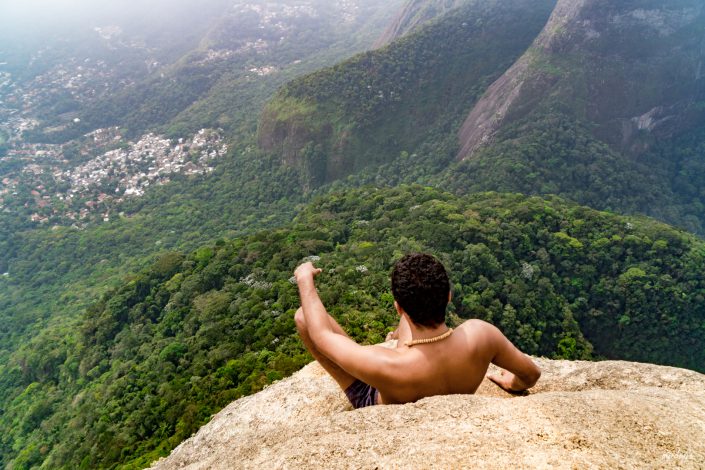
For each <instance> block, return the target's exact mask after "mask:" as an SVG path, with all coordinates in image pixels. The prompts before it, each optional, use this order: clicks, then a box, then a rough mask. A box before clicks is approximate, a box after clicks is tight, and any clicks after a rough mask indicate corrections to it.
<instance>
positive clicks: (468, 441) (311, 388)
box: [152, 359, 705, 470]
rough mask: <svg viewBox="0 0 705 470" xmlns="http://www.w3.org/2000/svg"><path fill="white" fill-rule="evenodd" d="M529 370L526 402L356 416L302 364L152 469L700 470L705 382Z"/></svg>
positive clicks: (634, 371)
mask: <svg viewBox="0 0 705 470" xmlns="http://www.w3.org/2000/svg"><path fill="white" fill-rule="evenodd" d="M537 362H538V363H539V365H540V366H541V368H542V369H543V377H542V379H541V381H540V382H539V384H538V385H537V387H535V389H534V390H532V393H531V394H530V395H528V396H524V397H511V396H510V395H508V394H506V393H504V392H502V391H500V390H499V389H498V388H497V387H495V386H494V385H493V384H491V383H490V382H489V381H485V382H484V383H483V385H482V386H481V388H480V390H479V391H478V393H477V394H476V395H474V396H473V395H455V396H439V397H431V398H426V399H423V400H420V401H419V402H417V403H412V404H407V405H393V406H376V407H371V408H365V409H361V410H356V411H351V410H350V406H349V405H348V403H347V402H346V400H345V397H344V395H343V394H342V392H341V391H340V390H339V389H338V388H337V386H336V384H335V383H334V382H333V380H331V379H330V378H329V377H328V376H327V375H326V374H325V372H324V371H323V369H322V368H321V367H320V366H319V365H318V364H317V363H313V364H311V365H309V366H307V367H306V368H304V369H303V370H301V371H299V372H298V373H296V374H294V375H293V376H292V377H290V378H288V379H286V380H283V381H281V382H278V383H276V384H274V385H272V386H270V387H269V388H267V389H265V390H264V391H262V392H260V393H258V394H256V395H253V396H250V397H247V398H242V399H240V400H238V401H236V402H234V403H232V404H231V405H230V406H228V407H227V408H225V409H224V410H223V411H221V412H220V413H219V414H217V415H216V416H215V417H214V418H213V419H212V421H211V422H210V423H209V424H207V425H206V426H204V427H203V428H202V429H201V430H200V431H199V432H198V433H197V434H196V435H195V436H193V437H192V438H191V439H189V440H188V441H186V442H184V443H183V444H181V445H180V446H179V447H178V448H176V449H175V450H174V452H173V453H172V455H171V456H170V457H168V458H166V459H162V460H161V461H159V462H157V463H155V465H154V466H153V467H152V468H153V470H167V469H175V468H183V469H190V470H197V469H230V468H257V469H264V468H422V467H423V468H461V467H481V468H497V469H499V468H539V467H540V468H546V467H551V468H589V467H590V468H647V467H648V468H702V462H704V461H705V441H703V439H702V436H703V435H705V391H704V390H705V375H702V374H698V373H696V372H691V371H687V370H683V369H675V368H670V367H660V366H653V365H649V364H637V363H628V362H601V363H590V362H569V361H551V360H547V359H537Z"/></svg>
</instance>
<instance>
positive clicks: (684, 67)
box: [457, 0, 705, 160]
mask: <svg viewBox="0 0 705 470" xmlns="http://www.w3.org/2000/svg"><path fill="white" fill-rule="evenodd" d="M649 3H650V2H637V3H634V2H631V3H625V4H624V5H623V6H616V5H610V6H609V7H608V6H607V5H606V4H605V2H604V1H602V0H580V1H573V0H560V1H559V2H558V4H557V5H556V8H555V10H554V12H553V14H552V16H551V18H550V19H549V21H548V23H547V25H546V27H545V28H544V30H543V31H542V32H541V34H540V35H539V36H538V37H537V38H536V40H535V42H534V44H533V45H532V46H531V48H529V50H528V51H527V53H526V54H524V56H522V58H521V59H519V61H517V63H516V64H515V65H514V66H513V67H512V68H510V69H509V70H508V71H507V72H506V74H505V75H504V76H503V77H502V78H500V79H499V80H498V81H497V82H495V83H494V84H493V85H492V86H491V87H490V88H489V89H488V91H487V93H486V94H485V96H483V98H481V99H480V100H479V102H478V103H477V105H476V106H475V108H474V109H473V111H472V112H471V113H470V115H469V116H468V118H467V119H466V121H465V123H464V124H463V127H462V129H461V131H460V133H459V138H460V143H461V150H460V152H459V153H458V157H457V158H458V159H461V160H462V159H465V158H471V157H472V155H473V153H474V152H475V151H476V150H477V149H478V148H479V147H480V146H482V145H486V144H487V143H489V142H490V141H491V140H492V139H493V138H494V137H495V136H496V134H497V132H498V131H499V129H500V128H501V127H503V126H506V125H507V122H511V121H513V120H518V119H521V118H522V117H524V116H526V115H528V114H530V113H531V112H533V110H534V109H535V108H537V107H539V106H541V105H542V104H544V102H545V101H547V100H550V99H556V98H554V97H552V95H553V94H558V96H559V98H557V99H558V100H559V101H560V103H561V104H562V105H563V107H564V108H565V107H567V106H570V105H571V103H574V106H575V110H576V115H575V117H576V118H577V119H586V120H588V121H594V122H596V123H597V125H598V126H599V127H598V129H597V130H596V131H595V134H596V136H597V137H598V138H601V139H602V140H605V141H606V142H607V143H609V144H610V145H612V146H613V147H614V148H615V149H616V150H620V151H627V153H643V151H644V150H646V148H648V141H649V139H648V138H646V139H645V138H644V136H639V133H640V132H641V133H645V134H647V137H648V135H649V134H653V135H655V136H657V137H658V138H670V137H672V136H673V134H674V132H675V131H676V129H677V130H678V131H679V132H683V131H685V130H688V128H689V127H693V125H694V124H693V122H694V123H695V126H697V125H699V124H701V123H702V122H703V119H704V118H705V115H703V114H702V113H700V112H698V111H696V110H694V109H692V107H693V105H694V104H696V102H698V100H703V98H705V82H704V81H702V80H701V78H702V73H701V69H702V64H703V60H705V47H704V45H703V44H702V43H701V44H698V40H697V37H698V33H702V31H703V28H704V27H705V26H704V25H705V18H703V14H704V13H705V10H703V7H702V5H701V4H700V3H699V2H692V1H672V2H669V3H668V4H666V5H661V6H659V7H655V5H651V6H653V7H655V8H652V9H647V8H649V6H650V5H649ZM644 31H649V32H648V33H646V32H644ZM648 34H653V35H654V36H656V37H658V39H659V40H658V41H656V40H653V39H651V40H647V39H645V35H648ZM689 36H690V37H691V39H688V37H689ZM673 38H676V39H673ZM637 40H643V41H644V44H643V46H640V47H639V48H633V49H630V48H629V46H630V45H631V43H633V42H634V41H637ZM673 41H676V42H675V43H673ZM625 43H626V44H628V45H627V46H625V45H624V44H625ZM672 43H673V44H675V46H671V44H672ZM647 63H648V67H647V66H646V65H645V64H647ZM662 64H663V65H662ZM620 66H621V67H622V68H623V71H620V70H617V69H616V67H620ZM611 67H613V68H614V69H611ZM650 67H651V68H650ZM665 67H669V69H670V70H669V73H668V74H667V75H665V76H661V75H659V74H663V72H662V71H661V70H660V69H661V68H664V69H665ZM654 69H656V71H654ZM637 72H641V73H640V75H642V76H640V77H638V76H637ZM630 73H633V75H631V76H629V74H630ZM590 74H592V76H593V77H595V78H598V77H599V79H601V80H602V82H600V81H599V79H593V78H591V77H590ZM595 74H597V75H595ZM644 75H645V76H644ZM568 81H572V83H570V84H569V85H567V84H565V82H568ZM523 88H528V91H527V92H526V93H522V89H523ZM659 90H660V91H659ZM570 93H575V95H576V96H570ZM527 95H528V96H527ZM610 100H612V101H610ZM669 103H670V104H669ZM690 115H692V116H690ZM673 121H675V123H676V124H677V125H672V123H673ZM668 124H671V125H672V126H671V127H669V126H668Z"/></svg>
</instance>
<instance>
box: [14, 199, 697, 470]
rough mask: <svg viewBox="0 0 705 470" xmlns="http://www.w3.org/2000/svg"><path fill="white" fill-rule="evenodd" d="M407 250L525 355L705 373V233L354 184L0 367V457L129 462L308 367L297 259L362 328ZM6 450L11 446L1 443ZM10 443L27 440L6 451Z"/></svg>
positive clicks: (136, 284) (164, 268)
mask: <svg viewBox="0 0 705 470" xmlns="http://www.w3.org/2000/svg"><path fill="white" fill-rule="evenodd" d="M410 251H428V252H431V253H434V254H435V255H437V256H439V257H440V259H442V260H443V262H444V263H445V264H446V266H447V267H448V269H449V271H450V272H451V273H452V275H451V277H452V281H453V293H454V296H453V302H452V305H451V309H450V312H449V315H450V321H451V323H458V322H460V321H462V320H463V319H466V318H481V319H484V320H487V321H490V322H493V323H495V324H496V325H498V326H499V327H501V328H502V329H503V331H504V332H505V333H506V334H507V335H508V336H509V337H510V338H511V339H512V340H513V341H515V342H516V344H517V345H518V346H519V347H521V348H522V349H523V350H525V351H526V352H528V353H530V354H534V355H542V356H547V357H552V358H566V359H594V358H621V359H631V360H637V361H645V362H653V363H657V364H671V365H676V366H682V367H688V368H691V369H695V370H701V371H702V370H703V366H702V365H703V364H704V363H705V356H704V355H703V354H704V353H703V349H702V348H698V345H699V344H703V341H705V299H704V297H705V280H704V279H703V278H702V274H701V268H702V266H703V263H705V243H703V242H702V241H700V240H697V239H696V238H695V237H693V236H691V235H688V234H686V233H683V232H679V231H676V230H674V229H672V228H669V227H667V226H665V225H662V224H659V223H656V222H653V221H651V220H648V219H640V218H624V217H620V216H617V215H612V214H608V213H602V212H597V211H594V210H592V209H588V208H585V207H581V206H577V205H574V204H571V203H568V202H566V201H564V200H561V199H558V198H551V199H541V198H527V197H524V196H520V195H499V194H493V193H487V194H478V195H472V196H466V197H462V198H458V197H456V196H453V195H451V194H449V193H444V192H441V191H438V190H435V189H432V188H428V187H422V186H402V187H399V188H395V189H388V190H380V189H376V188H364V189H360V190H354V191H348V192H343V193H335V194H332V195H329V196H327V197H324V198H320V199H318V200H316V201H315V202H314V203H313V204H311V205H310V206H308V207H307V208H306V209H305V210H304V211H303V212H302V213H301V214H300V215H299V216H298V217H297V218H296V220H294V221H293V222H292V223H291V224H289V225H287V226H284V227H282V228H280V229H276V230H269V231H265V232H261V233H259V234H256V235H253V236H249V237H244V238H238V239H235V240H221V241H219V242H217V243H215V244H213V245H209V246H204V247H202V248H200V249H198V250H196V251H195V252H193V253H190V254H180V253H168V254H165V255H163V256H162V257H161V258H159V259H158V260H157V261H156V262H155V263H154V264H153V265H152V266H151V267H150V268H149V269H147V270H145V271H143V272H141V273H139V274H136V275H135V276H133V277H132V278H131V279H130V281H129V282H128V283H127V284H125V285H124V286H122V287H120V288H118V289H116V290H114V291H112V292H110V293H109V294H107V295H105V296H103V298H102V300H101V301H100V302H98V303H96V304H94V305H93V306H92V307H90V308H89V309H88V310H87V311H86V313H85V314H84V315H83V316H82V318H80V320H79V321H78V322H77V323H76V324H75V325H74V326H73V328H71V329H67V330H64V331H63V332H62V335H61V336H58V337H56V336H55V337H44V338H42V340H41V341H35V342H33V343H32V344H29V345H27V346H26V347H23V348H21V349H20V350H19V351H18V352H17V354H15V355H14V356H13V358H12V359H11V360H10V361H9V363H8V364H7V365H5V366H2V367H3V371H2V372H3V373H2V377H3V383H2V388H3V394H5V395H6V396H10V397H11V400H10V401H9V402H8V403H7V405H6V407H5V409H4V413H3V419H2V422H1V426H2V428H1V429H0V430H1V433H0V435H1V436H2V437H1V438H0V442H1V445H2V447H1V448H0V455H3V456H7V457H4V460H3V462H2V463H3V465H8V464H11V465H14V467H15V468H29V467H31V466H34V465H39V464H41V463H43V464H44V466H45V467H50V468H97V467H101V468H103V467H111V466H113V465H119V466H121V467H122V468H140V467H141V466H144V465H146V464H148V463H149V462H151V461H152V460H154V459H155V458H156V457H158V456H161V455H165V454H166V453H167V452H168V451H170V450H171V449H172V448H173V447H175V446H176V445H177V444H178V443H179V442H181V441H182V440H183V439H185V438H186V437H188V436H189V435H191V433H192V432H194V431H195V430H197V429H198V427H199V426H200V425H201V424H203V423H204V422H205V421H207V420H208V419H209V417H210V416H211V415H212V414H213V413H215V412H216V411H218V410H219V409H220V408H221V407H223V406H224V405H226V404H227V403H229V402H230V401H232V400H233V399H235V398H238V397H241V396H244V395H248V394H250V393H253V392H255V391H258V390H260V389H262V387H264V386H265V385H267V384H269V383H271V382H272V381H275V380H278V379H281V378H283V377H285V376H287V375H289V374H291V373H292V372H294V371H295V370H297V369H299V368H300V367H301V366H303V365H304V364H306V363H307V362H308V361H309V360H310V357H309V356H308V355H307V354H306V353H305V351H304V349H303V346H302V344H301V343H300V341H299V340H298V338H297V336H296V334H295V327H294V322H293V313H294V311H295V310H296V308H297V307H298V295H297V291H296V287H295V285H294V283H293V281H292V279H291V278H292V272H293V269H294V268H295V266H296V265H297V263H299V262H301V261H303V260H307V259H308V260H313V261H314V262H315V263H316V264H317V265H318V266H320V267H322V268H323V269H324V274H323V275H322V276H321V277H320V283H319V286H318V287H319V290H320V292H321V296H322V299H323V301H324V303H325V304H326V305H327V306H328V307H329V310H330V312H331V314H333V315H334V316H335V317H336V318H337V319H338V320H339V321H340V322H341V324H342V325H343V327H344V328H345V329H346V330H347V331H348V332H349V333H350V334H351V335H352V336H353V337H354V338H355V339H356V340H358V341H361V342H363V343H376V342H379V341H381V340H382V339H383V338H384V336H385V334H386V333H387V332H388V331H390V330H391V329H392V328H393V327H394V326H395V321H396V315H395V313H394V309H393V306H392V301H393V299H392V297H391V293H390V287H389V273H390V269H391V266H392V264H393V262H394V261H395V260H396V259H397V258H399V257H400V256H402V254H404V253H407V252H410ZM13 449H14V450H13ZM18 449H21V451H19V452H18V451H17V450H18Z"/></svg>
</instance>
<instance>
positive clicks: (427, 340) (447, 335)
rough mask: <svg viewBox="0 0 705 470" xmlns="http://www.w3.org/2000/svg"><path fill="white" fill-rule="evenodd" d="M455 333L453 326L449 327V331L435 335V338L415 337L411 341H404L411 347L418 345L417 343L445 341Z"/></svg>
mask: <svg viewBox="0 0 705 470" xmlns="http://www.w3.org/2000/svg"><path fill="white" fill-rule="evenodd" d="M452 334H453V328H449V329H448V331H446V332H445V333H443V334H442V335H440V336H434V337H433V338H426V339H414V340H411V341H407V342H405V343H404V345H405V346H408V347H411V346H416V345H417V344H429V343H436V342H438V341H443V340H444V339H446V338H447V337H449V336H450V335H452Z"/></svg>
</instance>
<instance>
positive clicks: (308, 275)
mask: <svg viewBox="0 0 705 470" xmlns="http://www.w3.org/2000/svg"><path fill="white" fill-rule="evenodd" d="M322 271H323V270H322V269H318V268H316V267H314V266H313V263H311V262H310V261H309V262H308V263H304V264H302V265H301V266H299V267H298V268H296V271H294V277H295V278H296V282H297V283H299V282H301V281H305V280H309V279H310V280H313V278H315V277H316V276H318V275H319V274H321V272H322Z"/></svg>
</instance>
